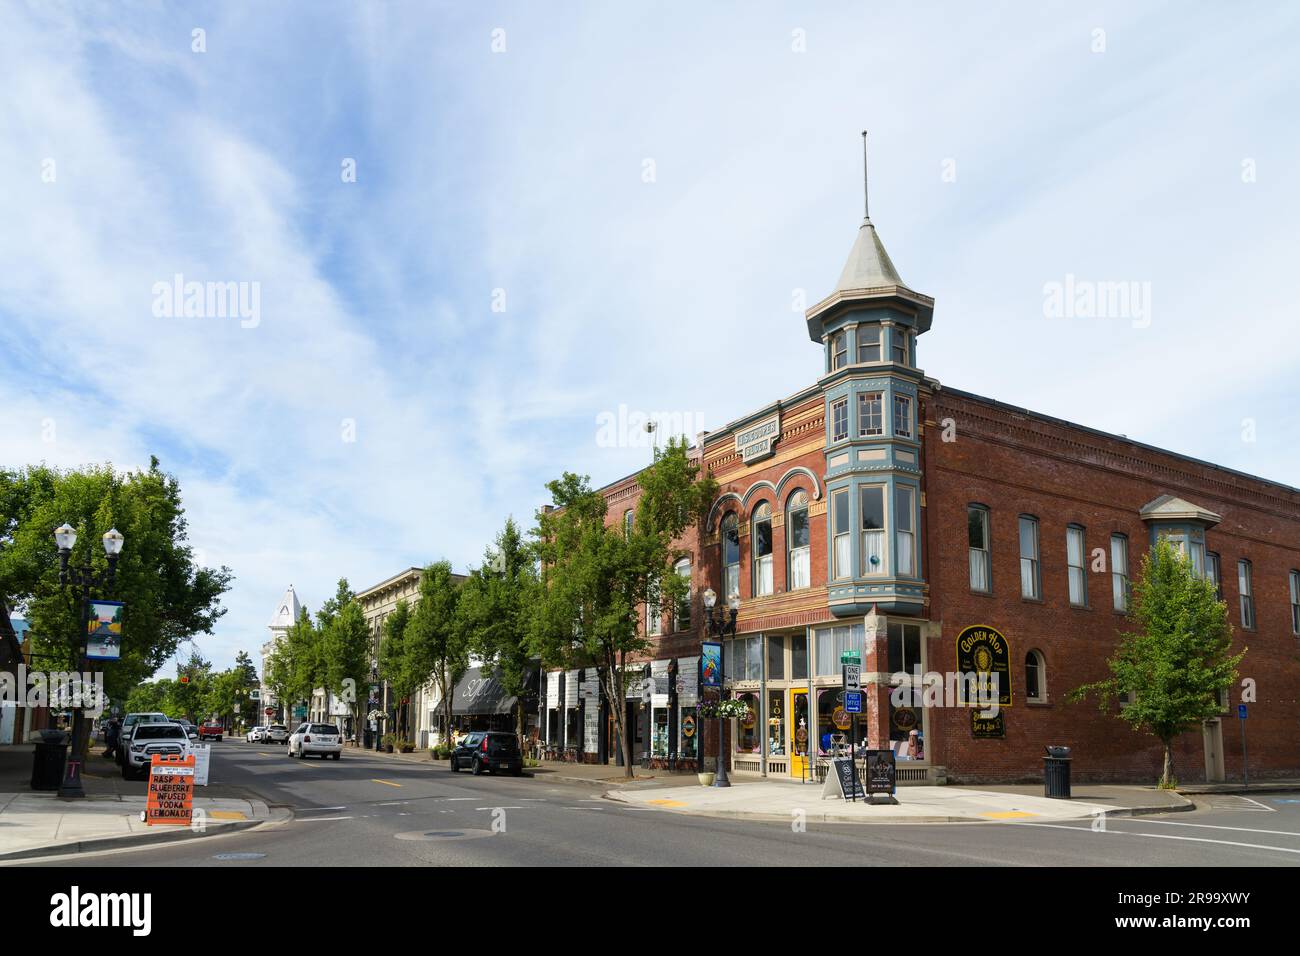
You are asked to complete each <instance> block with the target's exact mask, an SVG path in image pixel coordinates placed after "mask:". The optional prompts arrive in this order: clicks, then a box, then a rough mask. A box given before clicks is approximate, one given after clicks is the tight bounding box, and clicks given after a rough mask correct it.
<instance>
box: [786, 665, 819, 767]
mask: <svg viewBox="0 0 1300 956" xmlns="http://www.w3.org/2000/svg"><path fill="white" fill-rule="evenodd" d="M786 713H788V714H789V715H790V722H789V727H790V776H792V777H803V776H805V775H806V774H807V773H808V747H809V745H810V744H811V743H812V739H813V732H812V727H810V726H809V723H808V688H807V687H800V688H798V689H796V690H792V691H790V707H789V709H788V710H787V711H786Z"/></svg>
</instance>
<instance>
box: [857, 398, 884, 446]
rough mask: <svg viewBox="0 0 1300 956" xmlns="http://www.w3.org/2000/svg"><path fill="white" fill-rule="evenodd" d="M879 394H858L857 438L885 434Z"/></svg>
mask: <svg viewBox="0 0 1300 956" xmlns="http://www.w3.org/2000/svg"><path fill="white" fill-rule="evenodd" d="M882 397H883V393H881V392H859V393H858V437H859V438H868V437H870V436H872V435H883V434H884V433H885V420H884V410H883V408H882Z"/></svg>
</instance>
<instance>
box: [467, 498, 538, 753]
mask: <svg viewBox="0 0 1300 956" xmlns="http://www.w3.org/2000/svg"><path fill="white" fill-rule="evenodd" d="M533 567H534V561H533V554H532V549H531V548H530V547H529V546H528V542H527V541H525V540H524V536H523V535H522V534H521V533H520V531H519V526H518V525H516V524H515V522H514V519H513V518H508V519H506V524H505V527H504V528H503V529H502V530H501V532H500V534H498V535H497V537H496V543H495V545H494V546H493V547H491V548H488V549H487V552H486V553H485V555H484V562H483V566H482V567H480V568H473V569H471V570H470V573H469V577H468V578H467V579H466V580H465V583H464V584H463V585H462V586H461V594H460V603H459V605H458V606H457V615H458V616H459V618H460V626H461V627H462V629H463V630H464V631H465V633H466V636H467V640H468V641H469V646H470V651H471V653H473V654H474V655H475V656H476V657H478V658H479V659H480V660H481V661H482V662H483V666H484V668H486V669H488V670H492V669H495V670H496V672H497V673H499V674H500V680H501V686H502V689H503V690H504V691H505V692H506V694H508V695H510V696H512V697H515V698H516V700H517V702H516V706H515V728H516V733H518V734H519V735H520V737H522V736H523V733H524V703H523V695H524V692H525V690H526V689H527V686H526V685H527V681H528V671H529V665H530V663H531V661H532V655H531V654H530V653H529V649H528V613H529V607H530V602H531V600H532V598H533V597H534V596H535V594H536V588H537V575H536V573H535V571H534V570H533Z"/></svg>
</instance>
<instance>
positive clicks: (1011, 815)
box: [980, 810, 1038, 820]
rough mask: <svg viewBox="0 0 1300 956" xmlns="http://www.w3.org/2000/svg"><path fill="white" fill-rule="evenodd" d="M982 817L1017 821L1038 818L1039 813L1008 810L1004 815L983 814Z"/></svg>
mask: <svg viewBox="0 0 1300 956" xmlns="http://www.w3.org/2000/svg"><path fill="white" fill-rule="evenodd" d="M980 816H982V817H988V818H989V819H990V820H1016V819H1019V818H1021V817H1036V816H1038V814H1037V813H1025V811H1023V810H1006V811H1004V812H1002V813H981V814H980Z"/></svg>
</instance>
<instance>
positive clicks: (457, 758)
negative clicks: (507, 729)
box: [451, 731, 524, 777]
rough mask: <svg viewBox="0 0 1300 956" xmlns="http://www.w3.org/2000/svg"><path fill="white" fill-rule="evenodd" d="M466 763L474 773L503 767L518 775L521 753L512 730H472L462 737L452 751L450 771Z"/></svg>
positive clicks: (522, 759)
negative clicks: (472, 731) (509, 732)
mask: <svg viewBox="0 0 1300 956" xmlns="http://www.w3.org/2000/svg"><path fill="white" fill-rule="evenodd" d="M461 767H469V768H470V770H472V771H473V772H474V773H475V774H480V773H482V772H483V771H484V770H492V771H498V770H505V771H507V772H509V773H511V774H513V775H514V776H516V777H518V776H519V775H520V774H522V773H523V772H524V755H523V754H522V753H521V752H520V750H519V738H518V737H516V736H515V735H514V734H508V733H504V732H495V731H488V732H483V731H475V732H474V733H471V734H467V735H466V736H465V737H464V738H462V739H461V742H460V743H458V744H457V745H456V747H455V749H454V750H452V752H451V770H452V773H455V772H457V771H458V770H460V768H461Z"/></svg>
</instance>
